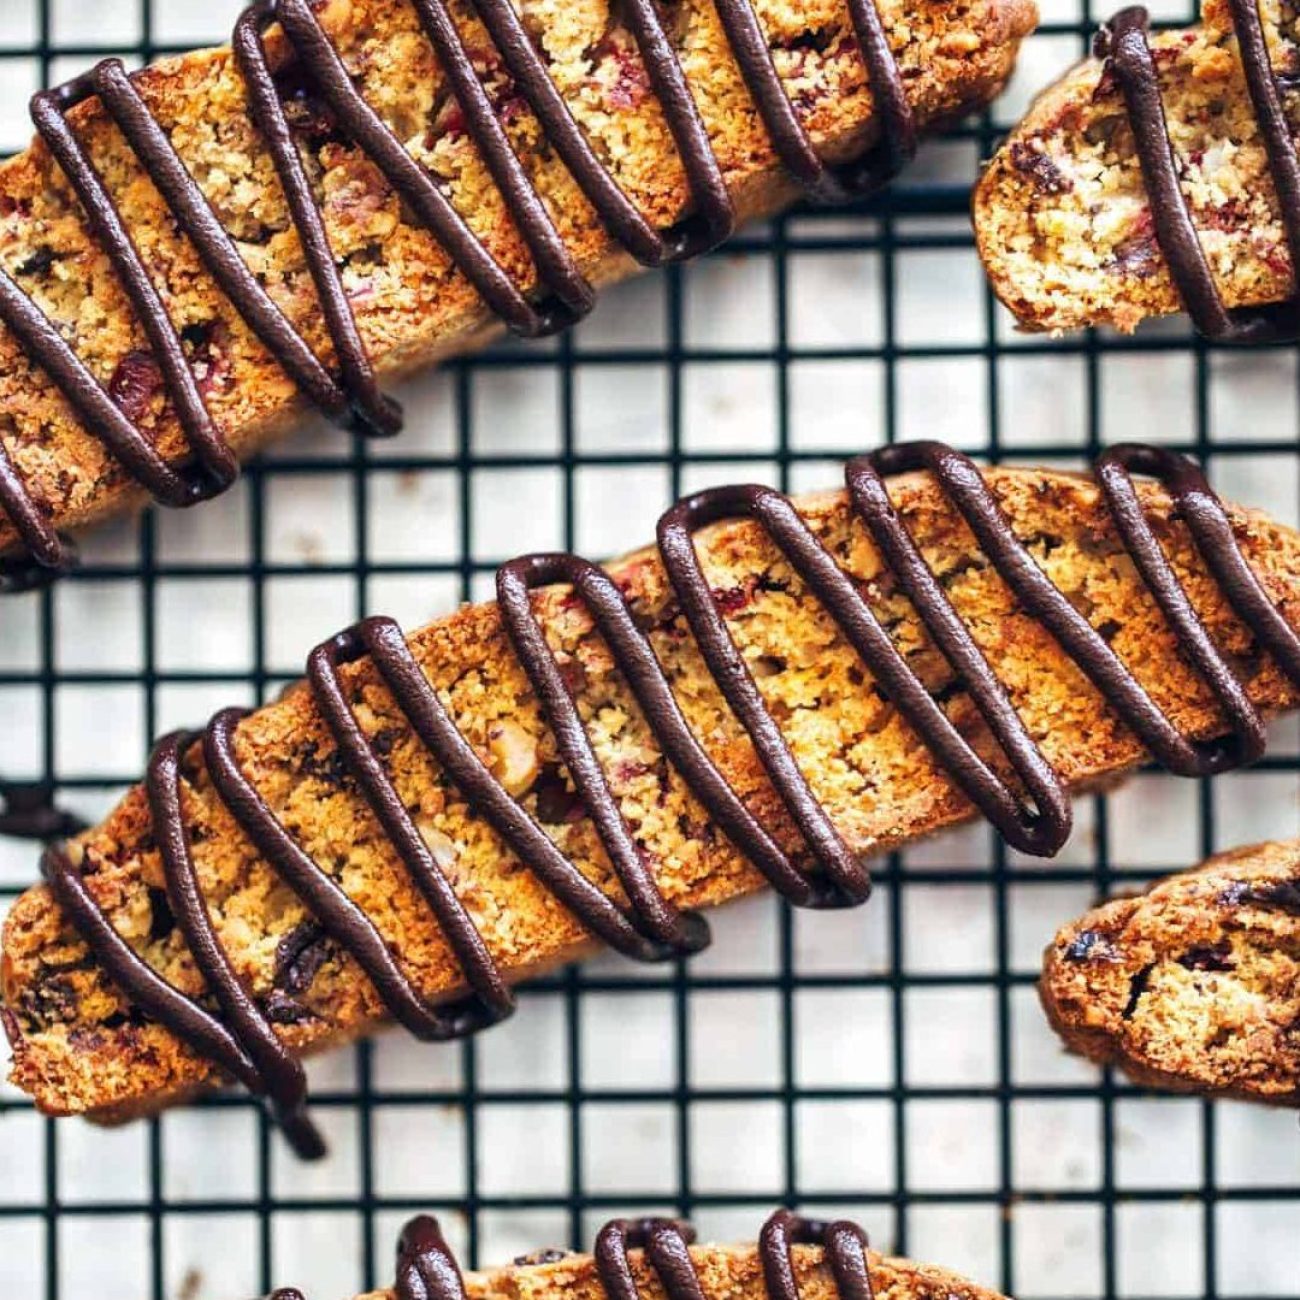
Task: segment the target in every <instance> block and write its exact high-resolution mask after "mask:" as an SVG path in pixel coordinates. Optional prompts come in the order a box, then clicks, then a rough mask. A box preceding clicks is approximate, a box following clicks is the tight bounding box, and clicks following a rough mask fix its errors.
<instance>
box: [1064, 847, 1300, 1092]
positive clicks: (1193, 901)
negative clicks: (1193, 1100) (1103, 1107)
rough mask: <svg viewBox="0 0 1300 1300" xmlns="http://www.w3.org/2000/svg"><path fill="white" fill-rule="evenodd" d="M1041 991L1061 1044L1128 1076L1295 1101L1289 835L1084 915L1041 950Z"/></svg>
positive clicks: (1298, 1087)
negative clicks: (1042, 965)
mask: <svg viewBox="0 0 1300 1300" xmlns="http://www.w3.org/2000/svg"><path fill="white" fill-rule="evenodd" d="M1040 989H1041V992H1042V998H1043V1006H1044V1007H1045V1008H1046V1009H1047V1014H1048V1016H1049V1018H1050V1019H1051V1021H1052V1024H1053V1026H1054V1027H1055V1029H1056V1031H1057V1033H1059V1034H1060V1035H1061V1037H1062V1038H1063V1039H1064V1040H1065V1043H1066V1046H1068V1047H1069V1048H1070V1049H1071V1051H1075V1052H1079V1053H1081V1054H1082V1055H1084V1056H1086V1057H1088V1058H1089V1059H1090V1060H1093V1061H1097V1062H1099V1063H1100V1064H1103V1065H1117V1066H1119V1067H1120V1068H1121V1069H1122V1070H1123V1071H1124V1072H1125V1073H1126V1074H1128V1075H1130V1076H1131V1077H1132V1078H1133V1079H1134V1080H1136V1081H1137V1082H1138V1083H1141V1084H1143V1085H1145V1086H1148V1087H1152V1088H1164V1089H1172V1090H1174V1091H1176V1092H1196V1093H1202V1094H1204V1095H1207V1096H1224V1097H1243V1098H1245V1099H1247V1100H1248V1101H1262V1102H1269V1103H1272V1104H1274V1105H1281V1106H1297V1105H1300V1033H1297V1028H1298V1027H1300V840H1287V841H1285V842H1281V843H1268V844H1255V845H1251V846H1250V847H1248V848H1242V849H1233V850H1231V851H1230V852H1228V853H1221V854H1219V855H1218V856H1216V857H1213V858H1211V859H1210V860H1209V861H1208V862H1206V863H1204V864H1203V865H1202V866H1200V867H1198V868H1197V869H1196V870H1195V871H1188V872H1185V873H1183V874H1181V875H1177V876H1169V877H1167V878H1165V879H1164V880H1161V881H1159V882H1158V883H1156V884H1155V885H1152V886H1151V888H1150V889H1148V890H1147V891H1146V892H1145V893H1143V894H1140V895H1138V896H1137V897H1135V898H1118V899H1115V900H1113V901H1112V902H1109V903H1105V904H1103V905H1102V906H1101V907H1098V908H1096V909H1094V910H1093V911H1091V912H1088V913H1087V914H1086V915H1084V916H1082V917H1080V918H1079V919H1078V920H1077V921H1073V922H1071V924H1069V925H1067V926H1065V927H1064V928H1063V929H1062V930H1061V931H1060V933H1059V934H1058V935H1057V936H1056V938H1055V940H1053V942H1052V944H1051V946H1050V947H1049V948H1048V949H1047V953H1046V958H1045V962H1044V967H1043V978H1042V983H1041V985H1040Z"/></svg>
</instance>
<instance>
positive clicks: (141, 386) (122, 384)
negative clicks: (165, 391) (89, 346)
mask: <svg viewBox="0 0 1300 1300" xmlns="http://www.w3.org/2000/svg"><path fill="white" fill-rule="evenodd" d="M162 383H163V378H162V372H161V371H160V370H159V369H158V363H157V362H156V361H155V360H154V359H153V357H152V356H151V355H150V354H149V353H148V352H146V351H144V350H143V349H142V348H136V349H134V350H133V351H131V352H128V353H127V354H126V356H124V357H123V358H122V360H121V361H119V362H118V363H117V369H116V370H114V371H113V377H112V378H111V379H110V380H109V381H108V395H109V397H111V398H112V399H113V401H114V402H115V403H116V405H117V407H118V409H119V410H120V411H121V412H122V414H123V415H125V416H126V418H127V419H128V420H130V421H131V423H132V424H138V423H139V422H140V420H141V419H143V418H144V416H145V415H146V414H147V413H148V411H149V405H150V403H151V402H152V401H153V399H154V395H155V394H156V393H157V392H158V391H159V389H161V388H162Z"/></svg>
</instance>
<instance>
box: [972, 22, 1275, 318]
mask: <svg viewBox="0 0 1300 1300" xmlns="http://www.w3.org/2000/svg"><path fill="white" fill-rule="evenodd" d="M1260 12H1261V16H1262V19H1263V24H1264V31H1265V35H1266V38H1267V40H1268V45H1269V50H1270V55H1271V58H1272V63H1273V67H1274V70H1275V71H1276V72H1277V73H1279V74H1285V73H1287V72H1294V71H1295V70H1296V69H1297V68H1298V67H1300V55H1298V49H1300V47H1297V44H1296V37H1297V29H1296V16H1295V13H1294V11H1292V10H1291V9H1289V8H1288V9H1286V11H1285V14H1284V15H1283V14H1282V12H1281V9H1280V6H1279V4H1278V3H1277V0H1264V2H1263V3H1262V4H1261V6H1260ZM1151 48H1152V51H1153V56H1154V60H1155V64H1156V68H1157V71H1158V74H1159V78H1160V89H1161V97H1162V99H1163V102H1164V108H1165V116H1166V118H1167V119H1168V122H1169V128H1170V136H1171V139H1172V141H1173V146H1174V153H1175V157H1176V160H1177V166H1178V174H1179V177H1180V180H1181V185H1182V190H1183V193H1184V194H1185V195H1186V196H1187V199H1188V201H1189V203H1190V207H1191V214H1192V220H1193V223H1194V224H1195V226H1196V229H1197V232H1198V234H1199V236H1200V242H1201V246H1202V247H1203V248H1204V250H1205V255H1206V258H1207V259H1208V262H1209V265H1210V269H1211V271H1212V272H1213V274H1214V278H1215V281H1216V283H1217V284H1218V286H1219V291H1220V293H1221V294H1222V296H1223V300H1224V302H1225V303H1226V304H1227V305H1228V306H1229V307H1238V306H1246V305H1250V304H1256V303H1271V302H1280V301H1282V300H1283V299H1285V298H1287V297H1288V296H1289V295H1290V293H1291V289H1292V283H1293V275H1292V268H1291V259H1290V256H1289V254H1288V253H1287V246H1286V239H1285V236H1284V234H1283V231H1282V225H1281V216H1280V212H1279V208H1278V203H1277V194H1276V191H1275V189H1274V187H1273V182H1272V179H1271V177H1270V175H1269V169H1268V165H1267V160H1266V156H1265V152H1264V145H1263V141H1262V139H1261V137H1260V133H1259V127H1258V123H1257V122H1256V119H1255V115H1254V112H1253V110H1252V107H1251V103H1250V97H1249V94H1248V93H1247V90H1246V83H1245V79H1244V76H1243V73H1242V68H1241V61H1240V59H1239V58H1238V56H1237V49H1236V40H1235V37H1234V36H1233V32H1232V24H1231V22H1230V21H1229V18H1228V15H1227V6H1226V4H1225V3H1224V0H1206V3H1205V5H1204V8H1203V11H1202V21H1201V23H1200V24H1199V25H1197V26H1194V27H1187V28H1182V29H1179V30H1175V31H1166V32H1158V33H1152V35H1151ZM1284 98H1285V100H1286V101H1287V103H1288V105H1289V107H1291V109H1292V110H1294V104H1293V103H1291V101H1292V100H1293V99H1294V95H1293V94H1287V95H1285V96H1284ZM974 217H975V233H976V241H977V244H978V247H979V252H980V256H981V258H982V259H983V261H984V266H985V268H986V270H987V271H988V274H989V278H990V280H991V281H992V284H993V288H994V291H995V292H996V293H997V295H998V297H999V298H1000V299H1001V300H1002V302H1003V303H1004V304H1005V305H1006V307H1007V308H1008V309H1009V310H1010V311H1011V312H1013V313H1014V314H1015V316H1016V318H1017V320H1018V321H1019V323H1020V324H1021V325H1022V326H1023V327H1024V328H1026V329H1031V330H1070V329H1080V328H1082V327H1084V326H1087V325H1114V326H1115V327H1117V328H1118V329H1121V330H1125V331H1131V330H1133V329H1135V328H1136V327H1137V325H1138V324H1139V323H1140V322H1141V321H1142V320H1144V319H1145V318H1146V317H1148V316H1160V315H1166V314H1168V313H1170V312H1177V311H1180V310H1182V305H1181V302H1180V300H1179V296H1178V294H1177V292H1176V291H1175V288H1174V285H1173V282H1172V281H1171V279H1170V277H1169V273H1168V269H1167V267H1166V266H1165V261H1164V258H1163V256H1162V254H1161V252H1160V249H1159V248H1158V247H1157V245H1156V241H1155V234H1154V230H1153V226H1152V222H1151V211H1150V207H1149V205H1148V202H1147V192H1146V186H1145V185H1144V183H1143V180H1142V175H1141V171H1140V169H1139V167H1138V161H1137V156H1136V154H1135V153H1134V149H1133V133H1132V130H1131V129H1130V127H1129V123H1128V118H1127V115H1126V114H1125V111H1124V102H1123V98H1122V96H1121V94H1120V91H1119V87H1118V86H1117V85H1116V84H1115V82H1114V79H1113V78H1112V77H1110V76H1108V75H1106V76H1104V75H1103V65H1102V63H1101V61H1100V60H1098V59H1095V58H1091V59H1085V60H1084V61H1083V62H1082V63H1080V64H1078V65H1077V66H1075V67H1074V68H1072V69H1070V71H1069V72H1067V73H1066V74H1065V75H1064V76H1063V77H1062V78H1061V80H1060V81H1058V82H1057V83H1056V84H1055V85H1053V86H1050V87H1048V88H1047V89H1046V90H1044V91H1043V93H1042V94H1041V95H1040V96H1039V97H1038V98H1037V100H1035V102H1034V104H1033V106H1032V107H1031V108H1030V110H1029V112H1028V113H1027V114H1026V115H1025V117H1024V119H1023V120H1022V121H1021V122H1020V124H1019V125H1018V126H1017V127H1016V128H1015V130H1014V131H1012V133H1011V135H1010V136H1009V138H1008V139H1007V141H1006V142H1005V143H1004V144H1003V146H1002V147H1001V148H1000V149H999V150H998V152H997V154H996V155H995V156H994V158H993V160H992V162H991V163H990V164H989V166H988V169H987V170H986V171H985V173H984V176H983V178H982V179H981V181H980V183H979V185H978V187H977V188H976V191H975V198H974Z"/></svg>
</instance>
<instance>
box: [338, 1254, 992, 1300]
mask: <svg viewBox="0 0 1300 1300" xmlns="http://www.w3.org/2000/svg"><path fill="white" fill-rule="evenodd" d="M690 1255H691V1262H692V1263H693V1264H694V1266H695V1270H696V1273H697V1275H698V1277H699V1282H700V1290H701V1293H702V1295H703V1297H704V1300H767V1297H768V1290H767V1286H766V1284H765V1279H764V1276H763V1267H762V1260H761V1258H760V1255H759V1249H758V1247H757V1246H755V1245H740V1246H712V1245H710V1246H692V1247H691V1248H690ZM628 1261H629V1264H630V1265H631V1273H632V1278H633V1281H634V1282H635V1283H636V1287H637V1293H638V1295H639V1296H640V1297H642V1300H666V1293H665V1291H664V1287H663V1283H662V1281H661V1280H660V1278H659V1275H658V1274H657V1273H656V1272H655V1270H654V1269H653V1268H651V1267H650V1265H649V1264H648V1263H647V1262H646V1258H645V1251H644V1250H640V1249H633V1250H630V1251H629V1252H628ZM790 1262H791V1266H792V1268H793V1272H794V1280H795V1282H796V1284H797V1285H798V1288H799V1294H800V1300H836V1297H837V1296H839V1295H840V1290H839V1288H838V1287H837V1286H836V1283H835V1278H834V1277H833V1276H832V1274H831V1270H830V1266H829V1264H828V1263H827V1260H826V1251H825V1249H824V1248H823V1247H822V1246H808V1245H796V1246H792V1247H791V1249H790ZM867 1269H868V1273H869V1276H870V1278H871V1286H872V1292H873V1294H874V1295H875V1296H876V1298H877V1300H999V1297H998V1293H997V1292H995V1291H990V1290H987V1289H985V1288H984V1287H981V1286H977V1285H976V1284H975V1283H973V1282H969V1281H967V1280H966V1279H965V1278H963V1277H961V1276H960V1275H958V1274H956V1273H952V1272H949V1271H948V1270H947V1269H944V1268H937V1267H935V1266H934V1265H933V1264H920V1263H916V1262H915V1261H913V1260H910V1259H899V1258H896V1257H889V1256H885V1255H880V1254H878V1253H877V1252H876V1251H874V1250H872V1251H868V1252H867ZM465 1290H466V1293H467V1294H468V1296H469V1300H607V1296H608V1293H607V1292H606V1290H605V1288H604V1287H603V1286H602V1285H601V1282H600V1278H599V1277H598V1275H597V1272H596V1263H595V1260H594V1259H593V1258H592V1256H591V1255H580V1254H566V1255H564V1256H563V1257H562V1258H560V1259H557V1260H552V1261H549V1262H546V1263H541V1264H529V1263H526V1262H524V1263H518V1264H515V1265H513V1266H511V1267H509V1268H502V1269H494V1270H492V1271H485V1272H474V1273H466V1274H465ZM358 1300H398V1293H397V1292H396V1291H394V1290H385V1291H371V1292H369V1293H368V1294H366V1295H365V1296H361V1297H358Z"/></svg>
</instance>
